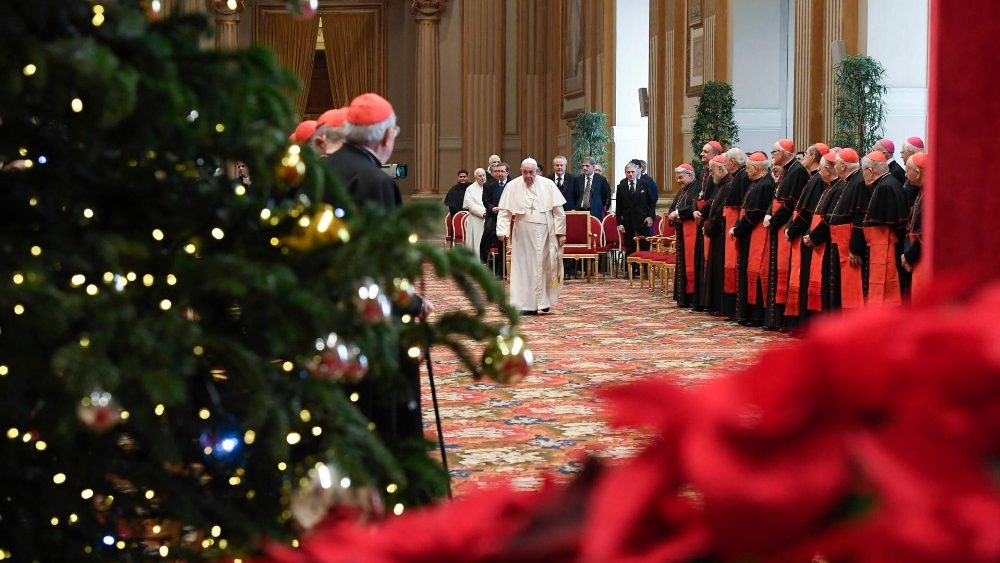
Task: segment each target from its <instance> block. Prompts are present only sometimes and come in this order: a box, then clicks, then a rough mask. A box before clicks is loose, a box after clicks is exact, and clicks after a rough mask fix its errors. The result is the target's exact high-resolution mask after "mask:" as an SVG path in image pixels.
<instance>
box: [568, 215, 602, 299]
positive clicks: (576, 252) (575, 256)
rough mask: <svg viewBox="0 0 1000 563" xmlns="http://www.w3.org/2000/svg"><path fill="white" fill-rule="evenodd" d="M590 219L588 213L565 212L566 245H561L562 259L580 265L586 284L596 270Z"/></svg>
mask: <svg viewBox="0 0 1000 563" xmlns="http://www.w3.org/2000/svg"><path fill="white" fill-rule="evenodd" d="M590 217H591V215H590V212H589V211H567V212H566V244H564V245H563V258H567V259H570V260H575V261H577V262H581V263H582V265H583V274H584V276H585V277H586V278H587V283H590V281H591V278H592V276H593V275H594V273H595V272H596V270H597V249H596V248H595V246H594V237H593V234H594V233H593V232H591V222H590ZM588 264H590V268H589V269H588V268H587V265H588Z"/></svg>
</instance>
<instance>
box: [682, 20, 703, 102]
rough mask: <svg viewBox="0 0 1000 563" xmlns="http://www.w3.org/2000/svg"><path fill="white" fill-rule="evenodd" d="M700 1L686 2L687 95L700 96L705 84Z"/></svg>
mask: <svg viewBox="0 0 1000 563" xmlns="http://www.w3.org/2000/svg"><path fill="white" fill-rule="evenodd" d="M701 2H702V0H688V2H687V10H688V12H687V16H688V17H687V22H688V26H687V57H685V58H686V60H685V67H686V68H687V73H686V75H687V80H686V82H687V95H688V96H700V95H701V90H702V87H703V86H704V84H705V28H704V27H702V6H701Z"/></svg>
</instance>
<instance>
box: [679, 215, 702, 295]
mask: <svg viewBox="0 0 1000 563" xmlns="http://www.w3.org/2000/svg"><path fill="white" fill-rule="evenodd" d="M681 226H682V227H681V228H683V229H684V293H694V244H695V242H696V240H697V239H698V224H697V223H695V221H694V219H692V220H690V221H682V222H681Z"/></svg>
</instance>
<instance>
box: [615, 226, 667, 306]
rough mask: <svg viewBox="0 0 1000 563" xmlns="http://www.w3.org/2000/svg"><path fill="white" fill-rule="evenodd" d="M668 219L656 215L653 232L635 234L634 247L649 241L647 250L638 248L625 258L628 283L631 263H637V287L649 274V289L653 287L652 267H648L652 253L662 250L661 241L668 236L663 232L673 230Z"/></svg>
mask: <svg viewBox="0 0 1000 563" xmlns="http://www.w3.org/2000/svg"><path fill="white" fill-rule="evenodd" d="M669 223H670V221H669V220H668V219H667V218H666V217H663V216H660V215H656V216H655V218H654V220H653V234H652V235H651V236H648V237H647V236H636V237H635V246H636V248H641V247H640V243H641V242H642V241H646V242H648V243H649V250H639V251H637V252H633V253H632V254H630V255H629V256H628V258H626V260H625V269H626V270H627V273H628V284H629V286H630V287H631V286H632V264H637V265H638V266H639V287H642V285H643V282H644V280H645V279H646V277H647V273H648V275H649V289H653V274H654V273H655V272H654V271H653V269H651V268H650V262H651V259H652V258H653V255H654V254H656V253H660V252H663V251H664V250H663V243H664V242H666V241H665V239H669V238H670V237H666V236H664V235H663V234H662V233H665V232H667V231H668V229H669V230H670V232H673V227H671V226H670V225H669Z"/></svg>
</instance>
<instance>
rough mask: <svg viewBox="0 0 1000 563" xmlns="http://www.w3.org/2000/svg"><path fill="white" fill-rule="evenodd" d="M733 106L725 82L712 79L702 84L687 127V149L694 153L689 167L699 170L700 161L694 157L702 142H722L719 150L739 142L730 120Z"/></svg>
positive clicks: (734, 99) (733, 99)
mask: <svg viewBox="0 0 1000 563" xmlns="http://www.w3.org/2000/svg"><path fill="white" fill-rule="evenodd" d="M735 106H736V98H735V97H733V87H732V86H731V85H729V84H728V83H727V82H723V81H721V80H714V81H712V82H709V83H707V84H705V87H704V88H703V89H702V92H701V99H699V100H698V106H697V107H696V108H695V113H694V124H693V125H692V127H691V148H692V149H693V150H694V154H695V158H694V159H693V160H694V162H693V163H692V165H693V166H694V167H695V169H700V167H701V160H699V159H698V158H697V156H698V155H699V154H700V153H701V148H702V147H704V146H705V143H707V142H709V141H712V140H715V141H719V142H720V143H722V146H723V147H730V146H733V145H734V144H736V142H737V141H739V140H740V131H739V128H738V127H737V126H736V119H735V118H734V117H733V108H734V107H735Z"/></svg>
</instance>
